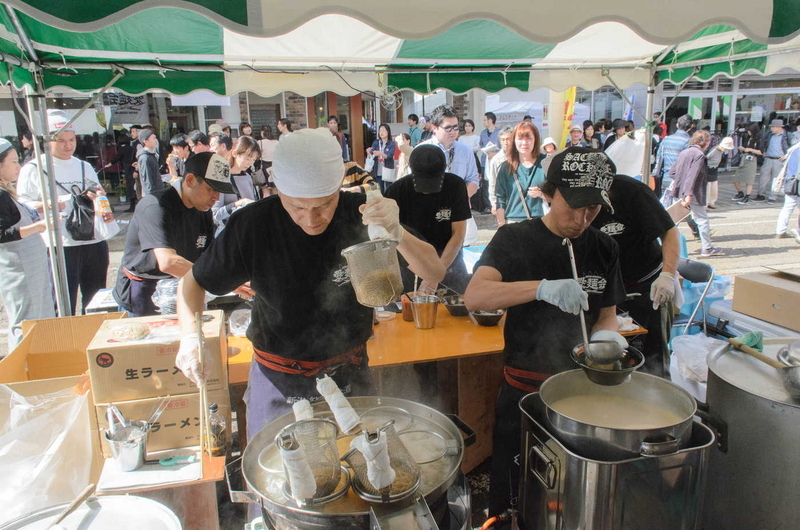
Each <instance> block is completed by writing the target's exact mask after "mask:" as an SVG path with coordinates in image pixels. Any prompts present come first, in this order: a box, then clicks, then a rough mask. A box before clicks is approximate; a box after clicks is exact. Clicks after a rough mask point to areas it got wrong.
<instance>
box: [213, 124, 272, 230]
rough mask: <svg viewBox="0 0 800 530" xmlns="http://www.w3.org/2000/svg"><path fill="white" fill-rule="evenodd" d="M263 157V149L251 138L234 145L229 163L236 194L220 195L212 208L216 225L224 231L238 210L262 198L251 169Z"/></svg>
mask: <svg viewBox="0 0 800 530" xmlns="http://www.w3.org/2000/svg"><path fill="white" fill-rule="evenodd" d="M260 156H261V149H260V148H259V147H258V143H256V141H255V140H253V138H251V137H250V136H240V137H239V138H237V139H236V142H234V144H233V149H231V152H230V153H229V154H228V163H229V164H230V166H231V185H232V186H233V189H234V191H235V193H220V195H219V199H217V202H216V203H215V204H214V206H212V207H211V211H212V212H214V223H216V225H217V226H218V227H219V229H222V228H224V227H225V223H227V222H228V218H229V217H230V216H231V214H232V213H233V212H235V211H236V210H237V209H238V208H243V207H245V206H247V205H248V204H250V203H252V202H255V201H257V200H258V199H260V198H261V190H259V188H258V186H257V185H256V183H255V182H254V181H253V176H252V172H251V167H252V166H253V163H254V162H255V161H256V160H258V158H259V157H260Z"/></svg>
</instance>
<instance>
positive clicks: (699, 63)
mask: <svg viewBox="0 0 800 530" xmlns="http://www.w3.org/2000/svg"><path fill="white" fill-rule="evenodd" d="M796 52H800V46H795V47H793V48H781V49H777V50H763V51H760V52H749V53H740V54H737V55H730V56H728V57H725V58H723V57H715V58H712V59H702V60H698V61H688V62H685V63H674V64H663V65H659V66H657V67H656V70H657V71H659V72H664V71H669V70H677V69H680V68H692V67H699V66H708V65H712V64H719V63H722V62H725V61H728V62H731V63H732V62H736V61H743V60H745V59H760V58H762V57H770V56H773V55H783V54H786V53H796Z"/></svg>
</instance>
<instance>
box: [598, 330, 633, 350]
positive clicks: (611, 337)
mask: <svg viewBox="0 0 800 530" xmlns="http://www.w3.org/2000/svg"><path fill="white" fill-rule="evenodd" d="M590 340H592V341H595V340H607V341H614V342H616V343H617V344H619V345H620V346H622V348H627V347H628V341H627V340H625V337H623V336H622V335H620V334H619V333H617V332H616V331H611V330H610V329H601V330H600V331H595V332H594V333H593V334H592V338H591V339H590Z"/></svg>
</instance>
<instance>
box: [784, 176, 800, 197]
mask: <svg viewBox="0 0 800 530" xmlns="http://www.w3.org/2000/svg"><path fill="white" fill-rule="evenodd" d="M799 191H800V190H799V189H798V180H797V176H796V175H795V176H794V177H790V178H788V179H786V182H785V183H784V185H783V193H785V194H786V195H791V196H793V197H797V195H798V194H799V193H798V192H799Z"/></svg>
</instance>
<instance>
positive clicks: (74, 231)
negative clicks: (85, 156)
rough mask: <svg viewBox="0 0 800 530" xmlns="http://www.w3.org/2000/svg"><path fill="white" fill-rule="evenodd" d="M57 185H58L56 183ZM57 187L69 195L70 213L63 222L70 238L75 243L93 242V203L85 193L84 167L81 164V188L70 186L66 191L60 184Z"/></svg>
mask: <svg viewBox="0 0 800 530" xmlns="http://www.w3.org/2000/svg"><path fill="white" fill-rule="evenodd" d="M57 184H58V183H57ZM58 187H59V188H61V189H62V190H64V191H66V192H67V193H69V194H70V195H71V198H70V201H71V202H72V211H70V213H69V215H68V216H67V219H66V221H65V222H64V227H65V228H66V229H67V232H68V233H69V235H70V237H71V238H72V239H74V240H75V241H92V240H94V224H95V223H94V215H95V211H94V201H93V200H92V199H90V198H89V197H88V196H87V191H86V189H85V188H86V167H85V166H84V164H83V162H81V187H82V188H83V189H81V188H79V187H78V186H76V185H75V184H73V185H72V188H71V190H67V188H65V187H64V186H62V185H61V184H58Z"/></svg>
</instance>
